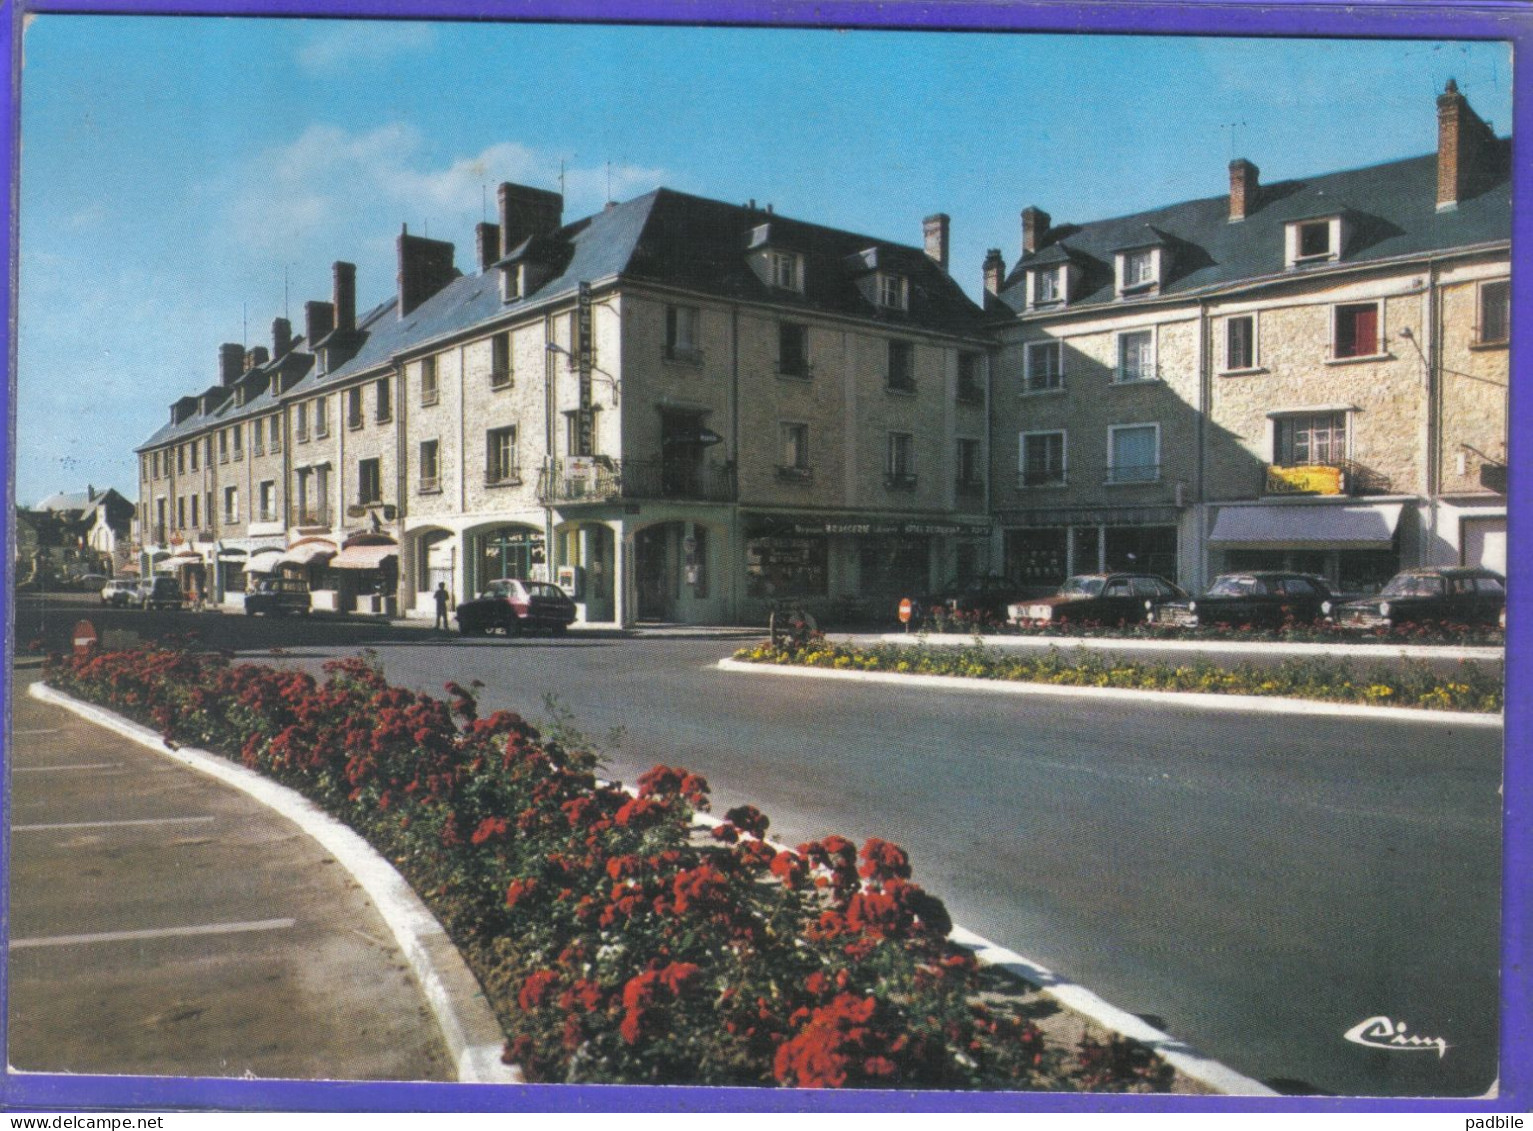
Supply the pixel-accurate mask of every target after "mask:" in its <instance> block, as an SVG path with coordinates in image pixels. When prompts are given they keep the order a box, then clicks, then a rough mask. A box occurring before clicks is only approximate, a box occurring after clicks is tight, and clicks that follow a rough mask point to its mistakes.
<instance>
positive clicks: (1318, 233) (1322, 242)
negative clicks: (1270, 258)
mask: <svg viewBox="0 0 1533 1131" xmlns="http://www.w3.org/2000/svg"><path fill="white" fill-rule="evenodd" d="M1345 234H1346V233H1345V231H1344V228H1343V225H1342V218H1341V217H1340V216H1322V217H1317V218H1315V219H1313V220H1296V221H1294V222H1293V223H1292V224H1289V225H1288V228H1287V231H1286V233H1285V244H1286V246H1285V248H1284V251H1285V253H1286V254H1285V257H1284V258H1285V260H1286V262H1287V264H1288V266H1289V267H1299V266H1303V265H1305V264H1309V263H1329V262H1333V261H1335V260H1337V259H1340V258H1341V246H1342V241H1343V239H1344V238H1345Z"/></svg>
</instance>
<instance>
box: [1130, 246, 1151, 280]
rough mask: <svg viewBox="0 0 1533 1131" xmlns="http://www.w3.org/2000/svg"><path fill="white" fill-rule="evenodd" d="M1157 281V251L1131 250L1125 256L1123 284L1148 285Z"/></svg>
mask: <svg viewBox="0 0 1533 1131" xmlns="http://www.w3.org/2000/svg"><path fill="white" fill-rule="evenodd" d="M1154 282H1155V253H1154V252H1153V251H1150V250H1148V249H1146V250H1144V251H1131V252H1129V253H1128V254H1127V255H1125V256H1124V257H1123V285H1124V286H1125V287H1148V286H1149V285H1150V284H1152V283H1154Z"/></svg>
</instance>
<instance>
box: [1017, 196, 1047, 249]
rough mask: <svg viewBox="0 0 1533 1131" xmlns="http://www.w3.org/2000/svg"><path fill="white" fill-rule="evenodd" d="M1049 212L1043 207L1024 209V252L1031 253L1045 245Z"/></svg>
mask: <svg viewBox="0 0 1533 1131" xmlns="http://www.w3.org/2000/svg"><path fill="white" fill-rule="evenodd" d="M1048 231H1049V214H1048V213H1047V212H1045V211H1044V210H1043V209H1041V208H1032V207H1028V208H1024V209H1022V254H1023V255H1031V254H1033V252H1035V251H1037V250H1038V249H1039V248H1040V247H1042V246H1043V237H1044V236H1046V235H1048Z"/></svg>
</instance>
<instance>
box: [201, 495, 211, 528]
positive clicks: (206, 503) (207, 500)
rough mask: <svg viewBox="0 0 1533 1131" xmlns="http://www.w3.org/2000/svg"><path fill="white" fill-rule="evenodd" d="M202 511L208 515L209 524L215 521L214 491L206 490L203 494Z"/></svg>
mask: <svg viewBox="0 0 1533 1131" xmlns="http://www.w3.org/2000/svg"><path fill="white" fill-rule="evenodd" d="M202 513H203V514H205V515H207V516H208V524H209V525H212V522H213V492H212V491H205V492H204V493H203V496H202Z"/></svg>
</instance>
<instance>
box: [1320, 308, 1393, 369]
mask: <svg viewBox="0 0 1533 1131" xmlns="http://www.w3.org/2000/svg"><path fill="white" fill-rule="evenodd" d="M1380 352H1381V350H1380V346H1379V304H1378V303H1376V302H1364V303H1357V304H1355V305H1352V306H1338V307H1337V308H1336V315H1335V338H1334V340H1333V342H1332V349H1331V356H1332V357H1335V358H1344V357H1373V356H1375V355H1377V354H1378V353H1380Z"/></svg>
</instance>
